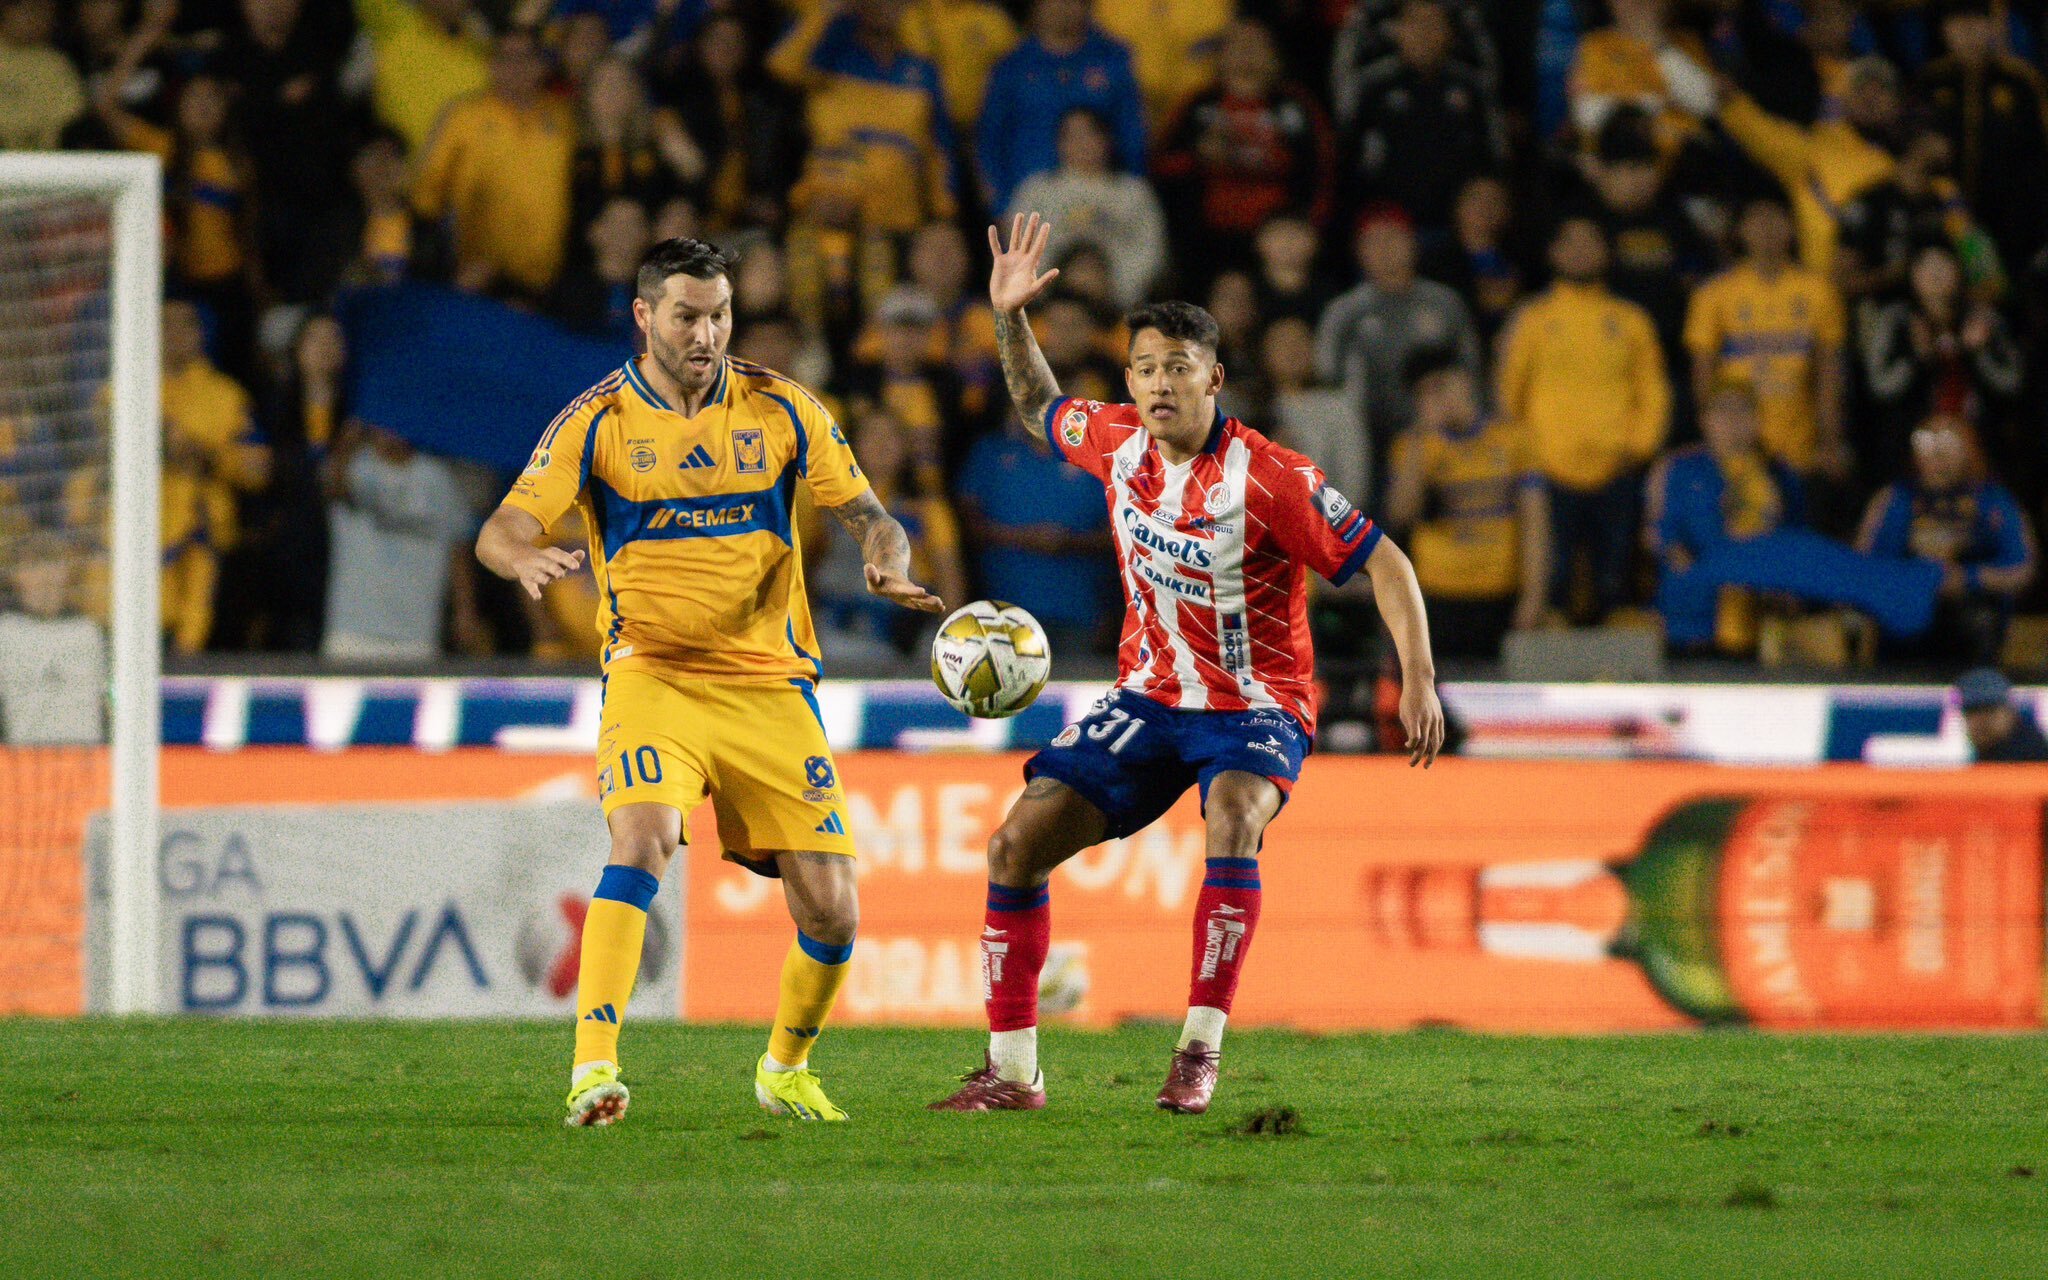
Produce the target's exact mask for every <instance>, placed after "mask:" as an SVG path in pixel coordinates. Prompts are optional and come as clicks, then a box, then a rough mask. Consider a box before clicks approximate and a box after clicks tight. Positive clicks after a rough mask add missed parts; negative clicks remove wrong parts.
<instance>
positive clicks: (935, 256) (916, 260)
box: [854, 222, 1007, 474]
mask: <svg viewBox="0 0 2048 1280" xmlns="http://www.w3.org/2000/svg"><path fill="white" fill-rule="evenodd" d="M909 268H910V270H909V283H910V285H911V286H912V287H913V288H914V289H916V290H917V292H919V293H921V294H922V295H923V296H924V297H926V298H928V299H930V300H931V303H932V305H933V307H934V308H935V309H936V312H937V315H938V319H937V321H936V322H935V323H933V325H932V326H931V328H930V330H929V332H928V336H927V338H926V347H925V352H924V359H925V360H926V361H928V362H931V363H935V364H944V365H947V366H949V367H950V368H951V369H952V371H953V376H954V378H955V379H956V380H957V381H958V384H959V387H960V412H961V414H962V415H963V420H965V421H969V422H977V423H979V422H986V421H987V415H988V413H989V410H990V406H991V405H992V404H994V403H995V397H992V396H991V394H990V392H991V390H992V389H994V388H996V387H997V386H998V385H999V384H1000V383H1001V381H1002V376H1003V375H1002V367H1001V365H1000V364H999V363H998V362H997V359H996V336H995V317H994V315H993V314H992V313H991V312H990V310H989V305H988V294H987V292H986V291H985V290H981V289H976V288H971V287H970V286H969V281H968V270H969V262H968V256H967V237H966V236H965V235H964V234H963V233H962V232H961V230H960V228H959V227H957V226H954V225H953V224H952V223H950V222H934V223H930V224H929V225H927V226H924V227H920V228H919V229H918V232H917V234H916V235H914V236H912V237H911V240H910V257H909ZM854 354H855V357H856V358H857V359H859V360H863V361H867V362H870V363H873V362H876V361H879V360H880V359H881V357H882V335H881V332H880V330H879V328H878V327H877V326H876V325H875V324H873V323H870V324H869V325H868V327H867V328H866V329H865V330H864V331H863V332H862V334H861V337H860V341H859V343H858V344H857V345H856V347H855V349H854ZM1004 401H1005V403H1007V398H1004ZM957 461H958V459H957V458H950V457H949V459H948V465H949V474H950V471H951V469H952V464H953V463H955V462H957Z"/></svg>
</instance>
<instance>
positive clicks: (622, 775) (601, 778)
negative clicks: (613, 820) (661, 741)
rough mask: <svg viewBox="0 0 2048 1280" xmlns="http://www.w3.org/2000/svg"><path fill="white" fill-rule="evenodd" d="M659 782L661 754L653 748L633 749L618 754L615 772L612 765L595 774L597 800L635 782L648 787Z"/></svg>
mask: <svg viewBox="0 0 2048 1280" xmlns="http://www.w3.org/2000/svg"><path fill="white" fill-rule="evenodd" d="M636 775H637V776H636ZM660 781H661V753H660V752H659V751H656V750H655V749H654V748H653V747H635V748H633V749H632V751H630V752H626V751H621V752H619V763H618V765H617V772H616V773H615V772H613V766H612V765H606V766H605V767H604V768H603V769H600V770H599V771H598V774H597V798H598V799H600V800H602V799H604V798H605V797H606V796H608V795H610V794H611V793H612V791H613V790H614V789H616V788H618V787H622V786H623V787H630V786H632V785H633V784H634V783H636V782H644V783H646V784H647V785H648V786H653V785H654V784H656V783H658V782H660Z"/></svg>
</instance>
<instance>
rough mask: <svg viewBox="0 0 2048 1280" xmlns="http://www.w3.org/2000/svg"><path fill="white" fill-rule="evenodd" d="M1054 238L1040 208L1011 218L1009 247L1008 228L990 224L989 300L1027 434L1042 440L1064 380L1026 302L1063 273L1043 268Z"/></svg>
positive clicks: (1006, 374)
mask: <svg viewBox="0 0 2048 1280" xmlns="http://www.w3.org/2000/svg"><path fill="white" fill-rule="evenodd" d="M1051 238H1052V224H1051V223H1047V222H1040V221H1039V218H1038V215H1037V214H1035V213H1034V214H1032V215H1031V217H1030V219H1029V220H1028V221H1027V220H1026V219H1025V217H1024V215H1022V214H1018V215H1017V217H1016V219H1015V220H1014V221H1013V222H1012V223H1011V224H1010V247H1009V248H1008V249H1005V248H1003V238H1002V233H1001V232H1000V231H998V230H997V229H996V228H994V227H990V228H989V229H988V247H989V251H990V252H991V253H993V254H994V255H995V266H994V269H993V270H991V271H990V272H989V277H988V299H989V304H990V305H991V306H992V307H994V308H995V320H996V350H997V351H998V353H999V354H1000V355H1001V358H1002V362H1003V381H1004V383H1006V384H1007V385H1008V386H1009V389H1010V400H1011V402H1012V403H1013V404H1015V405H1016V406H1017V417H1018V419H1019V423H1020V425H1021V426H1022V428H1023V431H1024V434H1025V435H1026V436H1027V437H1029V438H1030V439H1032V440H1040V439H1042V437H1041V436H1040V435H1039V427H1040V425H1041V424H1042V423H1043V422H1044V421H1045V411H1046V410H1047V409H1048V408H1050V407H1051V406H1052V402H1053V401H1055V400H1057V399H1059V398H1060V384H1059V381H1058V379H1056V378H1054V377H1053V375H1052V366H1050V365H1048V364H1047V363H1046V362H1045V353H1044V352H1042V351H1040V350H1039V349H1038V339H1037V338H1036V337H1034V336H1033V335H1032V332H1031V322H1030V321H1029V320H1027V319H1026V318H1025V316H1024V308H1025V307H1027V306H1029V305H1030V304H1031V302H1032V300H1033V299H1035V298H1037V297H1038V295H1039V294H1041V293H1043V292H1044V291H1045V287H1046V286H1047V285H1049V284H1051V283H1052V282H1053V280H1054V279H1056V278H1057V277H1058V276H1059V269H1058V268H1054V269H1053V270H1051V271H1047V272H1044V273H1042V274H1041V273H1040V272H1039V270H1038V265H1039V263H1040V262H1042V261H1043V260H1044V258H1045V246H1046V243H1047V242H1048V241H1049V240H1050V239H1051Z"/></svg>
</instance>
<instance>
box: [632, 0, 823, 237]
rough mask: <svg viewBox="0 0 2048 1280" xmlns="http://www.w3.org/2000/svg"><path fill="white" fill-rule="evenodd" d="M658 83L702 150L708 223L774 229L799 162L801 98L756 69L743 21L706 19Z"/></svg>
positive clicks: (723, 16)
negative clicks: (684, 56)
mask: <svg viewBox="0 0 2048 1280" xmlns="http://www.w3.org/2000/svg"><path fill="white" fill-rule="evenodd" d="M664 86H665V88H664V93H663V98H664V100H665V101H667V102H669V103H672V104H673V105H674V107H675V109H676V111H677V112H678V113H679V114H680V115H681V117H682V121H683V127H684V128H685V129H687V130H688V131H689V136H690V137H691V138H693V139H695V140H696V142H697V145H698V146H699V147H701V148H703V151H704V158H705V164H706V165H707V167H708V175H707V177H706V178H705V181H704V187H705V202H706V203H705V215H706V217H707V218H708V219H709V221H710V223H711V225H712V226H713V227H717V228H724V227H730V226H734V225H736V224H739V223H754V224H757V225H760V226H771V227H772V226H780V225H781V224H782V218H783V213H784V210H783V207H782V198H783V194H784V193H785V192H786V191H787V190H788V188H789V175H790V174H792V173H794V172H796V171H797V169H798V167H799V166H800V165H801V164H802V163H803V151H804V115H803V103H802V101H801V100H800V99H798V98H796V97H795V96H793V95H792V94H791V93H790V91H789V90H788V89H787V88H786V87H784V86H783V85H782V84H780V83H778V82H777V81H775V80H774V79H772V78H770V77H769V76H767V75H765V74H764V73H763V72H762V70H761V68H760V66H759V65H758V63H757V62H756V61H755V59H754V57H753V52H752V49H751V47H750V45H749V41H748V36H747V28H746V24H745V23H743V22H741V21H740V20H739V19H738V18H737V17H734V16H733V15H731V14H715V15H713V16H712V17H711V18H709V19H708V20H706V22H705V23H704V26H703V28H702V29H701V30H700V31H699V32H698V33H697V38H696V39H695V40H694V41H692V42H691V44H690V46H689V56H688V58H687V59H684V60H682V61H681V63H680V65H679V67H678V69H677V71H676V73H675V75H674V76H673V77H672V78H671V79H669V80H667V81H665V82H664Z"/></svg>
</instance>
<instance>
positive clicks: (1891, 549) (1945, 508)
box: [1856, 415, 2035, 664]
mask: <svg viewBox="0 0 2048 1280" xmlns="http://www.w3.org/2000/svg"><path fill="white" fill-rule="evenodd" d="M1856 548H1857V550H1859V551H1862V552H1863V553H1865V554H1866V555H1873V556H1882V557H1886V558H1891V559H1902V558H1905V557H1913V558H1916V559H1922V560H1931V561H1933V562H1935V563H1936V564H1938V565H1940V566H1941V567H1942V581H1941V602H1940V605H1939V606H1938V607H1937V608H1936V610H1935V619H1934V626H1933V628H1932V629H1931V630H1930V631H1929V632H1928V634H1927V635H1926V636H1925V637H1924V638H1923V639H1922V641H1921V643H1920V645H1919V646H1918V653H1919V656H1924V657H1930V658H1939V659H1947V660H1955V661H1962V662H1968V663H1978V664H1981V663H1987V662H1993V661H1996V660H1997V658H1998V654H1999V651H2000V649H2001V648H2003V646H2004V643H2005V629H2006V624H2007V623H2008V622H2009V621H2010V620H2011V618H2012V612H2013V603H2014V601H2015V599H2016V598H2017V597H2018V596H2019V594H2020V593H2021V592H2022V591H2025V590H2026V589H2027V587H2028V586H2029V585H2030V584H2031V583H2032V582H2033V580H2034V568H2035V550H2034V531H2033V528H2032V526H2031V525H2030V524H2029V522H2028V520H2027V516H2026V513H2025V512H2024V511H2022V510H2021V509H2020V505H2019V503H2018V502H2017V501H2015V500H2014V498H2013V496H2012V494H2011V492H2009V491H2008V490H2007V489H2006V487H2005V486H2004V485H2002V484H2000V483H1998V481H1997V480H1995V479H1993V478H1992V477H1991V475H1990V471H1989V468H1988V467H1987V466H1986V465H1985V463H1984V456H1983V453H1982V452H1981V451H1980V450H1979V449H1978V447H1977V442H1976V439H1975V436H1974V434H1973V433H1972V432H1971V430H1970V426H1969V424H1968V423H1966V422H1964V421H1962V420H1961V419H1959V418H1953V417H1943V416H1939V415H1937V416H1935V417H1931V418H1929V419H1928V420H1927V421H1926V422H1925V423H1923V424H1922V425H1921V426H1920V427H1919V428H1918V429H1917V430H1915V431H1914V432H1913V467H1912V470H1911V472H1909V473H1908V475H1907V478H1906V479H1904V480H1900V481H1898V482H1897V483H1894V484H1891V485H1887V486H1886V487H1885V488H1884V489H1882V490H1880V491H1879V492H1878V493H1877V495H1876V496H1874V497H1873V498H1871V500H1870V505H1869V507H1868V508H1867V509H1866V510H1865V511H1864V515H1863V528H1862V530H1861V531H1860V532H1859V533H1858V534H1857V538H1856Z"/></svg>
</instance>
